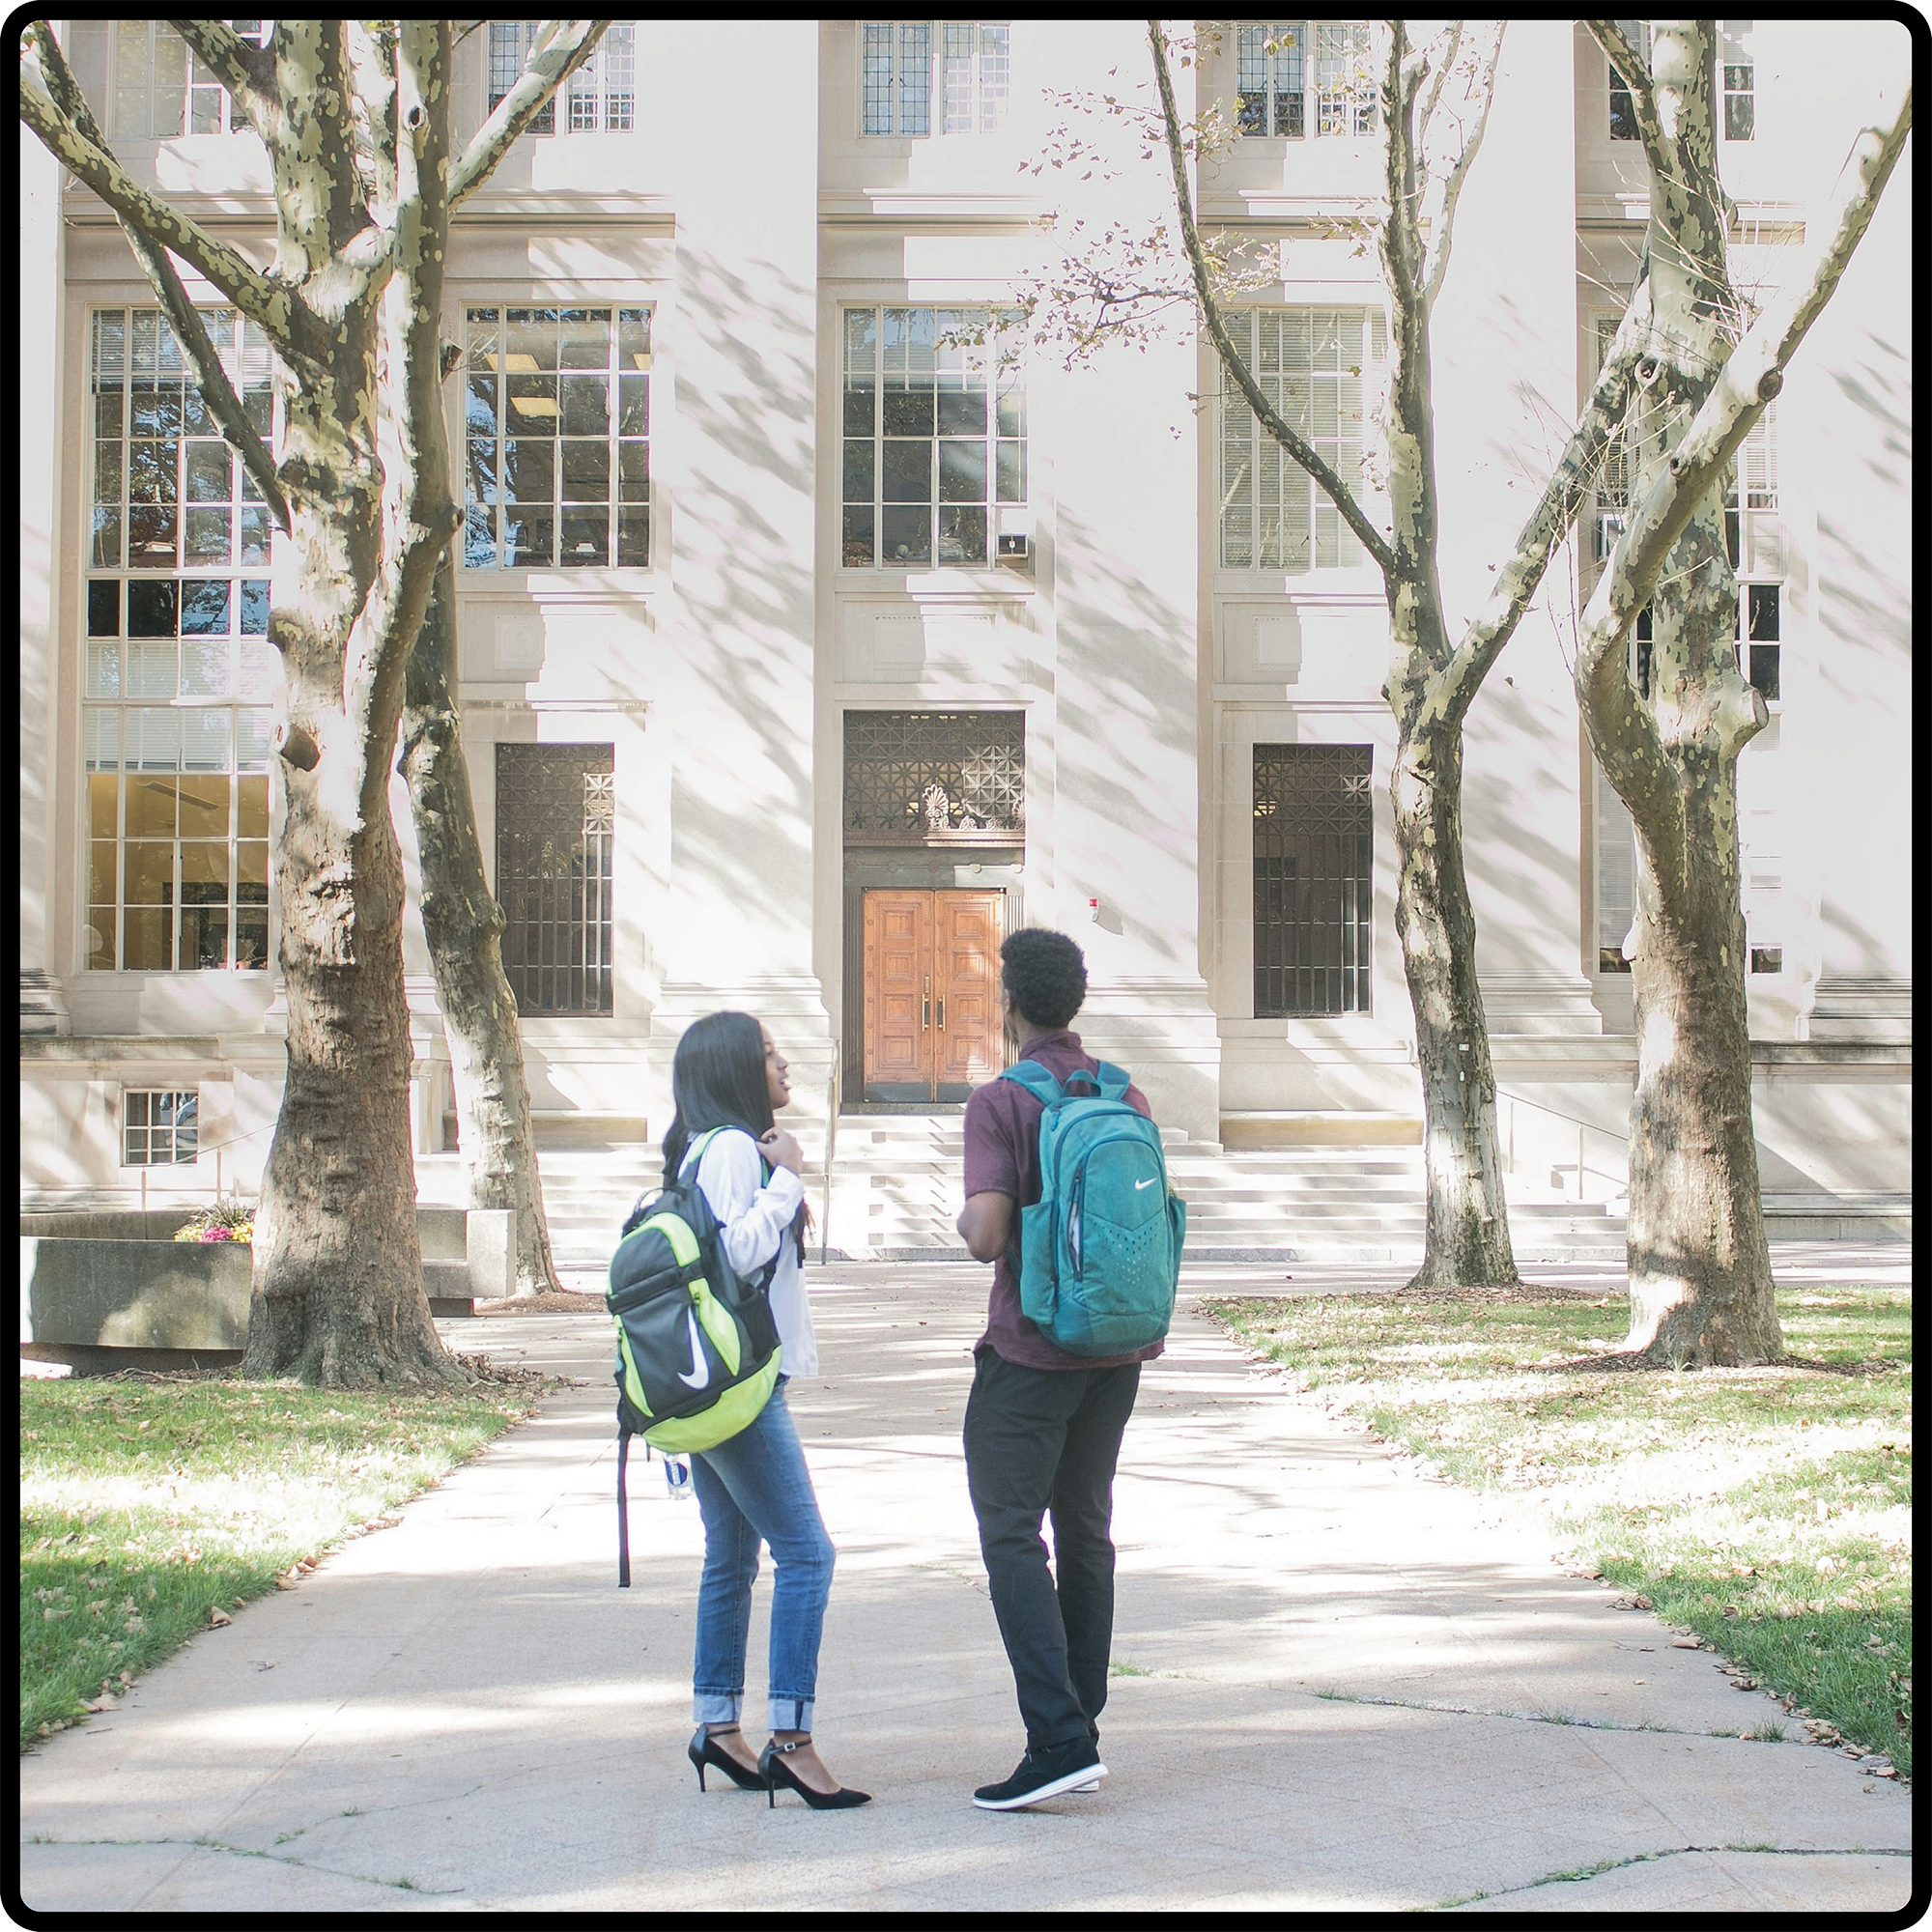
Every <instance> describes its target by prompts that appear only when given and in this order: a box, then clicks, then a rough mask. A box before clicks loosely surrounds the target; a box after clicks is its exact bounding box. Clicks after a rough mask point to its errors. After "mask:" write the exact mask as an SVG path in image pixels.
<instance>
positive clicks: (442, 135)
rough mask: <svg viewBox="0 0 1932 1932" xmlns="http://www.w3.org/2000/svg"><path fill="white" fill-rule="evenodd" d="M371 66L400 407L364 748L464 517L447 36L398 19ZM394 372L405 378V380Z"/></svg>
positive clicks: (367, 614) (367, 666)
mask: <svg viewBox="0 0 1932 1932" xmlns="http://www.w3.org/2000/svg"><path fill="white" fill-rule="evenodd" d="M368 53H369V54H370V55H371V56H372V58H371V59H369V60H365V62H364V66H365V68H366V67H368V66H372V65H374V57H380V58H381V59H382V60H384V61H386V63H387V72H386V90H385V94H384V99H381V100H378V101H372V103H371V122H372V126H384V125H386V126H387V127H388V128H390V130H391V132H392V136H393V146H392V148H391V150H390V153H389V155H388V156H387V179H388V184H389V192H390V195H391V201H390V204H389V206H388V207H387V208H385V209H384V210H383V211H382V213H384V214H385V215H386V216H388V217H389V221H388V225H389V226H390V228H391V232H392V233H393V235H394V237H395V245H394V248H393V250H392V251H391V263H392V268H393V272H392V274H391V275H390V277H389V279H388V281H387V282H386V284H385V286H384V308H383V361H384V366H385V370H386V373H387V376H388V379H389V383H390V386H391V387H392V389H393V390H394V392H395V394H396V407H395V408H394V409H393V410H392V411H391V412H390V414H389V417H388V420H387V422H386V423H385V425H384V439H383V496H384V524H385V525H386V526H387V528H388V532H389V538H388V541H386V542H385V543H384V557H383V567H382V569H381V570H380V571H379V572H378V574H377V576H376V579H375V581H374V582H372V583H371V585H370V588H369V595H368V598H367V600H366V601H365V603H364V605H363V608H362V610H361V611H360V612H359V614H358V615H357V618H356V621H355V626H354V628H353V629H352V631H351V633H350V637H349V648H348V651H347V654H346V657H345V662H344V668H343V672H344V674H343V704H344V709H345V711H346V713H347V715H348V717H349V718H350V720H351V722H352V723H353V724H354V725H355V730H356V733H357V742H358V743H360V744H362V745H364V746H365V747H366V746H367V744H368V743H369V740H370V733H369V730H368V728H367V725H368V721H369V720H370V719H371V718H376V717H387V716H391V715H393V713H395V712H398V711H400V708H401V702H402V693H403V684H404V679H405V676H406V674H407V670H408V666H409V658H410V653H411V650H412V647H413V645H414V643H415V639H416V636H417V634H418V632H419V631H420V630H421V629H422V624H423V619H424V616H425V615H426V614H427V611H428V609H429V599H430V592H431V589H432V587H433V585H434V583H435V579H436V571H437V564H438V561H439V559H440V557H441V555H442V553H443V551H444V550H445V548H446V547H447V546H448V543H449V539H450V538H451V537H452V536H453V535H454V534H455V532H456V530H457V527H458V526H459V525H460V523H461V521H462V517H461V513H460V512H459V511H458V509H457V507H456V504H455V501H454V500H453V498H452V497H451V495H450V488H449V472H448V460H447V450H446V447H445V438H444V435H443V426H442V418H441V411H442V371H441V357H440V347H441V332H440V321H441V311H442V280H443V267H444V257H443V253H442V249H441V247H440V245H438V243H437V238H440V237H441V236H442V235H443V234H445V233H446V231H447V227H448V219H447V211H446V208H445V205H444V198H445V193H446V187H445V183H446V168H447V150H446V148H445V146H444V145H443V144H444V140H445V139H446V132H445V130H446V128H447V118H446V116H444V115H441V114H432V113H430V112H429V111H428V109H427V106H426V104H425V103H426V102H427V101H429V100H433V99H437V98H439V97H440V95H441V94H442V93H443V92H444V90H445V89H446V88H447V86H448V75H449V54H450V35H449V23H448V22H447V21H443V20H413V19H410V20H400V21H397V22H395V23H394V24H393V25H387V24H385V25H384V27H383V28H382V29H380V30H378V31H375V32H373V33H371V34H370V36H369V43H368ZM399 372H401V374H400V377H399ZM359 776H360V793H361V795H360V805H361V810H362V811H363V814H364V815H365V817H366V816H369V815H372V814H373V813H375V812H376V811H377V810H380V808H381V798H380V793H381V791H382V788H383V787H384V785H385V784H386V783H387V782H388V769H387V762H386V749H385V750H384V755H382V756H379V757H372V758H369V759H368V760H367V762H366V763H365V764H364V765H363V766H362V767H361V770H360V774H359Z"/></svg>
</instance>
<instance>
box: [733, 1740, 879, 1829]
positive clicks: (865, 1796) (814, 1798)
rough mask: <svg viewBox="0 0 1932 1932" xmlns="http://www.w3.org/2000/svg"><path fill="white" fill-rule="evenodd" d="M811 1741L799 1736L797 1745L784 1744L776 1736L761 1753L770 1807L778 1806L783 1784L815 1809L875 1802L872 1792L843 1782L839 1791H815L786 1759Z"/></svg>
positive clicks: (839, 1807) (849, 1806)
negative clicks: (853, 1787) (857, 1789)
mask: <svg viewBox="0 0 1932 1932" xmlns="http://www.w3.org/2000/svg"><path fill="white" fill-rule="evenodd" d="M810 1742H811V1740H810V1738H800V1739H799V1741H798V1743H797V1744H795V1745H781V1744H780V1743H779V1741H778V1739H776V1738H774V1739H773V1740H772V1741H771V1743H770V1744H768V1745H767V1746H766V1747H764V1749H763V1750H762V1751H760V1752H759V1753H758V1770H759V1773H760V1774H761V1775H762V1776H763V1777H764V1780H765V1796H766V1799H767V1801H768V1808H769V1809H771V1810H774V1811H775V1810H777V1809H778V1803H779V1786H780V1785H781V1784H782V1785H784V1786H785V1787H786V1789H787V1790H791V1791H796V1792H797V1793H798V1795H799V1796H800V1797H801V1798H803V1799H804V1800H805V1802H806V1803H807V1804H810V1806H811V1808H812V1809H813V1810H814V1811H849V1810H850V1809H851V1808H852V1806H853V1805H855V1804H870V1803H871V1802H872V1794H871V1793H870V1792H869V1791H847V1790H846V1789H845V1788H844V1787H843V1786H842V1785H841V1786H840V1787H839V1788H838V1790H837V1791H814V1790H813V1789H812V1788H811V1786H810V1785H809V1784H808V1783H806V1781H805V1780H804V1778H802V1777H800V1776H799V1775H798V1773H797V1772H795V1771H794V1770H793V1769H792V1768H791V1766H790V1765H788V1764H786V1763H785V1762H784V1759H786V1758H788V1757H789V1756H790V1755H791V1754H792V1752H793V1751H795V1750H802V1749H803V1748H804V1747H806V1746H807V1745H809V1744H810Z"/></svg>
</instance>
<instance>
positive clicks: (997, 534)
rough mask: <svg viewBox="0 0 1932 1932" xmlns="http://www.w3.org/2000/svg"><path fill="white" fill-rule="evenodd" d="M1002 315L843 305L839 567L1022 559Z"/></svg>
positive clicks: (1016, 390) (1013, 409)
mask: <svg viewBox="0 0 1932 1932" xmlns="http://www.w3.org/2000/svg"><path fill="white" fill-rule="evenodd" d="M1000 321H1001V318H999V317H997V316H995V315H993V314H990V313H989V312H988V311H986V310H983V309H945V308H854V309H847V310H846V311H845V339H844V393H843V406H844V431H845V436H844V448H843V452H842V454H843V473H844V490H843V502H844V522H843V529H842V533H841V540H840V541H841V548H840V553H839V554H840V560H841V561H842V562H843V563H844V565H845V566H846V567H847V568H848V569H867V568H870V567H872V566H874V565H876V566H878V567H880V568H883V569H890V570H905V569H913V568H928V567H930V566H931V565H932V564H933V563H935V562H937V563H940V564H943V565H944V564H951V565H962V566H970V565H973V564H985V563H987V562H989V561H998V562H1001V563H1009V564H1017V565H1024V564H1025V563H1026V562H1027V561H1028V559H1029V557H1030V555H1031V554H1032V537H1031V532H1032V520H1031V518H1030V516H1029V514H1028V511H1027V509H1026V501H1027V445H1026V435H1027V425H1026V390H1025V388H1024V387H1023V385H1022V384H1021V381H1020V376H1019V371H1018V369H1017V367H1015V366H1014V365H1013V364H1011V363H1003V362H1002V358H1001V353H1000V344H1001V337H1000V334H999V326H1000ZM975 334H978V335H983V336H984V337H985V338H986V339H985V340H984V341H980V342H974V341H970V340H967V339H966V338H968V337H970V336H972V335H975Z"/></svg>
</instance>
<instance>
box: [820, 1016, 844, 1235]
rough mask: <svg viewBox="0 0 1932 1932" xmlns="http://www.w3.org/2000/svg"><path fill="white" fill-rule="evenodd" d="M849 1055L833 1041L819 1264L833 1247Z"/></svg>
mask: <svg viewBox="0 0 1932 1932" xmlns="http://www.w3.org/2000/svg"><path fill="white" fill-rule="evenodd" d="M844 1066H845V1055H844V1049H843V1047H842V1045H841V1044H840V1042H839V1041H838V1040H837V1039H834V1040H833V1042H832V1078H831V1081H830V1082H829V1083H828V1084H827V1087H826V1112H825V1193H824V1195H823V1197H822V1199H821V1200H820V1203H819V1215H818V1265H819V1266H820V1267H823V1266H824V1265H825V1258H826V1255H827V1253H828V1252H829V1250H830V1248H831V1246H832V1161H833V1157H834V1155H835V1154H836V1153H837V1151H838V1109H839V1106H840V1104H841V1094H840V1091H839V1085H840V1078H841V1075H842V1074H843V1072H844Z"/></svg>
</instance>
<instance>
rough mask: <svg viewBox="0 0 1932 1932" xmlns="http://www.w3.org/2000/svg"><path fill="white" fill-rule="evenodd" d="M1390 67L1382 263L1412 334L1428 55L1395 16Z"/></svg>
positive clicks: (1399, 323) (1418, 282) (1390, 27)
mask: <svg viewBox="0 0 1932 1932" xmlns="http://www.w3.org/2000/svg"><path fill="white" fill-rule="evenodd" d="M1383 31H1384V32H1385V33H1386V34H1387V36H1388V49H1389V52H1388V70H1387V71H1386V72H1385V73H1384V74H1383V76H1382V87H1381V108H1382V117H1383V120H1384V122H1385V124H1386V127H1387V139H1386V140H1385V141H1384V142H1383V143H1382V190H1383V192H1384V193H1385V194H1386V195H1387V197H1388V220H1387V222H1386V223H1385V224H1384V225H1383V227H1382V231H1381V257H1382V267H1383V269H1384V270H1386V271H1387V276H1388V282H1389V293H1390V295H1391V296H1392V297H1393V298H1394V301H1395V307H1396V311H1397V314H1396V327H1397V328H1398V330H1400V331H1402V332H1403V333H1404V334H1406V333H1407V327H1406V321H1405V318H1406V317H1409V316H1411V315H1412V314H1413V313H1414V311H1415V310H1416V308H1417V305H1418V304H1419V302H1420V301H1421V298H1422V234H1421V229H1420V227H1419V225H1418V222H1417V218H1416V217H1417V215H1418V214H1419V213H1420V210H1419V209H1418V207H1417V201H1418V199H1419V196H1418V184H1417V182H1416V178H1415V176H1416V153H1415V126H1414V111H1415V90H1416V88H1417V87H1418V86H1419V85H1420V84H1421V80H1422V73H1423V68H1424V65H1425V61H1424V56H1423V55H1422V54H1421V53H1420V51H1417V52H1414V53H1411V52H1409V51H1408V50H1407V49H1408V41H1407V35H1406V31H1405V29H1404V26H1403V23H1402V22H1401V21H1400V20H1390V21H1387V22H1386V23H1385V24H1384V27H1383Z"/></svg>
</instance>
